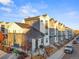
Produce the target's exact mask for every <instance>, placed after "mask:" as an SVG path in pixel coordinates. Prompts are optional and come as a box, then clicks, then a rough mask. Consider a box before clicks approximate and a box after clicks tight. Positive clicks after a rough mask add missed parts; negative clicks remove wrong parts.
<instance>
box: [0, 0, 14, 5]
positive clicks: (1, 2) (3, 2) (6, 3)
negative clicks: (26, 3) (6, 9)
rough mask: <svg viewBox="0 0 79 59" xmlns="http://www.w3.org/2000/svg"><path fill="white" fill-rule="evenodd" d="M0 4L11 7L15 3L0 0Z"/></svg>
mask: <svg viewBox="0 0 79 59" xmlns="http://www.w3.org/2000/svg"><path fill="white" fill-rule="evenodd" d="M0 4H2V5H6V6H9V5H11V4H13V1H12V0H0Z"/></svg>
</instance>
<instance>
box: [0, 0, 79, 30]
mask: <svg viewBox="0 0 79 59" xmlns="http://www.w3.org/2000/svg"><path fill="white" fill-rule="evenodd" d="M45 13H47V14H48V15H49V16H51V17H53V18H54V19H56V20H57V21H59V22H61V23H63V24H65V25H66V26H69V27H71V28H73V29H79V0H0V21H5V22H15V21H17V22H21V21H22V20H23V19H24V18H25V17H29V16H37V15H42V14H45Z"/></svg>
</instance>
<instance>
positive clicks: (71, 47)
mask: <svg viewBox="0 0 79 59" xmlns="http://www.w3.org/2000/svg"><path fill="white" fill-rule="evenodd" d="M73 50H74V49H73V46H72V45H68V46H65V48H64V53H66V54H72V53H73Z"/></svg>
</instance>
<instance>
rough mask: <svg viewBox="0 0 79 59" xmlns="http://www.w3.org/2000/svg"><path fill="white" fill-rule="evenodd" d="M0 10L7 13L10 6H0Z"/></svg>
mask: <svg viewBox="0 0 79 59" xmlns="http://www.w3.org/2000/svg"><path fill="white" fill-rule="evenodd" d="M0 11H3V12H6V13H9V12H11V8H8V7H1V8H0Z"/></svg>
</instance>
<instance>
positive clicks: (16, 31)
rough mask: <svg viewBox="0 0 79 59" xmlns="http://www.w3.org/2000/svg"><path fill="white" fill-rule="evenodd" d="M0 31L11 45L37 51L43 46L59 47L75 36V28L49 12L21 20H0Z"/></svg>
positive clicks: (7, 43)
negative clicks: (55, 18)
mask: <svg viewBox="0 0 79 59" xmlns="http://www.w3.org/2000/svg"><path fill="white" fill-rule="evenodd" d="M0 31H2V32H3V34H4V35H5V36H6V38H5V40H4V43H5V44H6V45H7V46H9V47H14V48H21V49H23V50H24V51H29V50H30V51H31V52H32V53H34V52H36V51H37V49H40V48H41V46H43V47H53V48H57V47H58V46H62V45H63V44H64V43H65V42H66V41H70V40H71V39H72V38H73V37H74V30H73V29H71V28H69V27H66V26H65V25H64V24H62V23H60V22H58V21H56V20H54V19H53V18H51V17H49V16H48V15H47V14H45V15H41V16H35V17H28V18H25V19H24V20H23V21H22V22H21V23H19V22H0Z"/></svg>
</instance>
